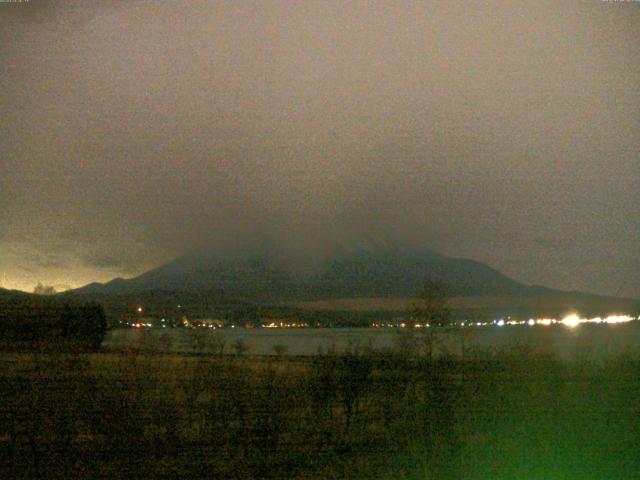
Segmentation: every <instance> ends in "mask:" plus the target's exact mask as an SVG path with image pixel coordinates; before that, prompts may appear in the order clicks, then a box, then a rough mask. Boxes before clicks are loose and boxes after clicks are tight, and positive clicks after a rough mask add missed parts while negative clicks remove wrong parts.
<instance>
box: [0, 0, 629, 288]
mask: <svg viewBox="0 0 640 480" xmlns="http://www.w3.org/2000/svg"><path fill="white" fill-rule="evenodd" d="M639 46H640V2H603V1H599V0H585V1H574V2H557V1H549V2H546V1H538V0H537V1H532V2H513V1H510V0H509V1H504V2H453V1H451V2H450V1H438V2H391V1H380V2H374V1H369V2H356V1H341V2H327V1H319V2H309V1H305V2H293V1H263V2H249V1H230V2H222V1H215V2H214V1H210V2H198V1H180V2H144V1H140V2H134V1H109V2H100V1H91V2H89V1H87V2H82V3H76V2H43V1H38V0H32V1H31V2H28V3H0V61H1V65H2V68H1V69H0V109H1V110H0V112H1V116H0V286H2V287H5V288H19V289H25V290H32V289H33V286H34V285H35V284H36V283H37V282H39V281H41V282H44V283H47V284H53V285H56V286H57V287H58V288H64V286H69V287H75V286H79V285H82V284H85V283H88V282H91V281H96V280H98V281H105V280H109V279H111V278H113V277H114V276H132V275H135V274H138V273H141V272H143V271H145V270H146V269H148V268H151V267H154V266H157V265H159V264H161V263H163V262H164V261H166V260H168V259H170V258H172V257H174V256H176V255H179V254H181V253H182V252H185V251H188V250H191V249H194V248H203V247H206V248H210V249H213V248H221V247H222V246H223V245H228V244H229V243H233V242H235V241H236V240H237V239H238V238H245V239H246V238H249V237H255V238H260V239H268V241H269V242H271V244H272V245H277V248H278V249H279V250H280V251H281V252H290V255H291V256H292V257H295V258H298V257H299V258H302V257H305V256H307V257H313V256H317V255H319V254H321V253H324V252H326V251H327V250H328V248H329V247H328V245H332V244H334V243H336V242H345V241H346V242H351V241H358V240H359V239H360V238H363V237H374V238H382V239H385V240H392V241H402V242H406V243H411V244H414V245H421V246H425V247H428V248H433V249H435V250H438V251H440V252H442V253H445V254H449V255H455V256H464V257H469V258H473V259H476V260H480V261H483V262H486V263H488V264H489V265H491V266H493V267H495V268H497V269H499V270H501V271H502V272H504V273H506V274H508V275H510V276H512V277H513V278H515V279H517V280H520V281H523V282H526V283H536V284H544V285H547V286H550V287H557V288H563V289H581V290H585V291H590V292H596V293H603V294H623V295H627V296H635V297H640V208H639V207H640V202H639V201H638V186H639V185H640V48H639Z"/></svg>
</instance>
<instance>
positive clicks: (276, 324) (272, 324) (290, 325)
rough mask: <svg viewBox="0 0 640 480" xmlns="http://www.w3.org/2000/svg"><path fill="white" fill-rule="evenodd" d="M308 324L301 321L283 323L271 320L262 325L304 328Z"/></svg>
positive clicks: (266, 326)
mask: <svg viewBox="0 0 640 480" xmlns="http://www.w3.org/2000/svg"><path fill="white" fill-rule="evenodd" d="M308 326H309V324H308V323H306V322H303V323H295V322H294V323H285V322H271V323H269V324H267V325H263V327H264V328H306V327H308Z"/></svg>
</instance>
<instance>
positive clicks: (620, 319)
mask: <svg viewBox="0 0 640 480" xmlns="http://www.w3.org/2000/svg"><path fill="white" fill-rule="evenodd" d="M633 320H640V317H632V316H630V315H609V316H608V317H593V318H581V317H579V316H578V315H576V314H571V315H567V316H566V317H564V318H562V319H560V320H557V319H555V318H536V319H534V318H530V319H529V320H512V319H511V317H509V318H507V319H506V320H505V319H504V318H501V319H499V320H493V321H491V322H470V321H462V322H459V323H457V324H456V326H459V327H487V326H492V325H495V326H498V327H504V326H505V325H529V326H534V325H543V326H548V325H556V324H560V325H564V326H566V327H570V328H575V327H577V326H578V325H580V324H583V323H606V324H618V323H626V322H631V321H633ZM371 326H372V327H373V328H381V327H382V328H384V327H389V328H391V327H400V328H406V327H407V326H408V325H407V324H406V323H400V324H393V323H372V324H371ZM413 327H414V328H426V327H430V325H429V324H428V323H425V324H419V323H417V324H415V325H414V326H413Z"/></svg>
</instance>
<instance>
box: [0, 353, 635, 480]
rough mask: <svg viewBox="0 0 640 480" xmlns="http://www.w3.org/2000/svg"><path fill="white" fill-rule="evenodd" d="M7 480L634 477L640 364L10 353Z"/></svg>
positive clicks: (477, 356) (5, 374)
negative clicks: (16, 479)
mask: <svg viewBox="0 0 640 480" xmlns="http://www.w3.org/2000/svg"><path fill="white" fill-rule="evenodd" d="M1 361H2V369H1V370H0V375H1V377H0V382H1V386H0V387H1V388H0V395H1V399H0V405H1V407H2V409H1V412H0V462H1V463H0V478H25V479H26V478H37V479H47V478H83V479H85V478H86V479H93V478H110V479H120V478H126V479H140V478H153V479H162V478H220V479H234V478H238V479H250V478H283V479H284V478H286V479H295V478H319V479H340V478H375V479H402V478H406V479H414V478H415V479H418V478H419V479H447V478H451V479H461V478H468V479H514V480H520V479H523V478H527V479H603V480H605V479H606V480H610V479H632V478H638V472H640V358H638V357H633V356H625V357H617V358H611V359H610V360H608V361H606V362H599V363H591V362H586V361H583V362H572V363H561V362H559V361H558V360H556V359H555V358H553V357H551V356H548V355H545V354H542V353H537V352H535V351H532V350H531V349H529V348H527V347H525V346H513V347H511V348H507V349H503V350H501V351H500V352H488V351H472V352H467V354H466V360H465V361H464V362H463V361H460V360H454V359H446V358H445V359H438V360H437V361H435V360H434V361H430V360H429V359H428V357H425V356H419V355H416V354H415V353H410V352H404V353H403V354H400V353H397V352H396V353H394V352H384V353H381V352H371V351H361V352H351V353H350V354H344V355H337V354H328V355H318V356H316V357H312V358H306V359H304V358H296V357H272V358H264V357H248V356H239V357H215V356H178V355H160V354H142V353H140V352H139V351H135V350H131V351H128V352H121V353H109V354H106V353H103V354H77V355H73V354H54V353H41V354H34V353H28V354H27V353H24V354H17V353H16V354H10V353H6V354H3V356H2V357H1Z"/></svg>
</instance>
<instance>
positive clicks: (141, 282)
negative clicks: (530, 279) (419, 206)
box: [75, 245, 528, 300]
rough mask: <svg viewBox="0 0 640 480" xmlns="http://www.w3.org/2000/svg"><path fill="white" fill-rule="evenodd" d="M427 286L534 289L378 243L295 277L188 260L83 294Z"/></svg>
mask: <svg viewBox="0 0 640 480" xmlns="http://www.w3.org/2000/svg"><path fill="white" fill-rule="evenodd" d="M428 280H436V281H441V282H444V283H446V284H447V285H448V286H449V287H450V289H451V291H452V294H455V295H487V294H515V293H524V292H525V291H526V290H527V289H528V287H526V286H525V285H523V284H520V283H518V282H516V281H515V280H513V279H510V278H509V277H507V276H505V275H503V274H501V273H500V272H498V271H496V270H494V269H492V268H491V267H489V266H487V265H485V264H483V263H480V262H476V261H473V260H468V259H459V258H451V257H447V256H445V255H441V254H438V253H436V252H433V251H429V250H421V251H420V250H415V249H410V248H400V247H397V246H387V245H374V246H371V245H369V246H366V247H363V246H357V247H355V248H349V249H341V250H340V251H337V252H335V253H334V254H333V255H332V256H331V257H330V258H328V259H327V260H326V261H325V262H324V263H323V264H322V265H321V266H320V267H319V268H316V269H315V270H313V271H311V272H305V273H296V270H295V268H293V269H292V268H287V267H284V266H282V264H279V263H278V262H276V261H274V260H272V259H271V258H269V257H268V256H264V255H263V256H249V255H247V256H241V255H239V256H228V257H221V256H215V255H189V256H184V257H181V258H178V259H176V260H174V261H172V262H169V263H167V264H165V265H163V266H161V267H158V268H156V269H153V270H150V271H148V272H146V273H144V274H142V275H140V276H138V277H135V278H132V279H128V280H125V279H121V278H117V279H114V280H112V281H110V282H108V283H105V284H98V283H94V284H90V285H87V286H85V287H82V288H80V289H78V290H76V291H75V292H76V293H84V294H90V293H101V294H106V293H110V294H121V293H128V292H136V291H137V292H140V291H145V290H165V291H212V292H218V293H220V294H223V295H225V296H227V297H232V298H243V299H252V300H290V299H317V298H339V297H354V296H381V297H385V296H415V295H417V294H418V293H419V290H420V288H421V286H422V285H424V283H425V282H426V281H428Z"/></svg>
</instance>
